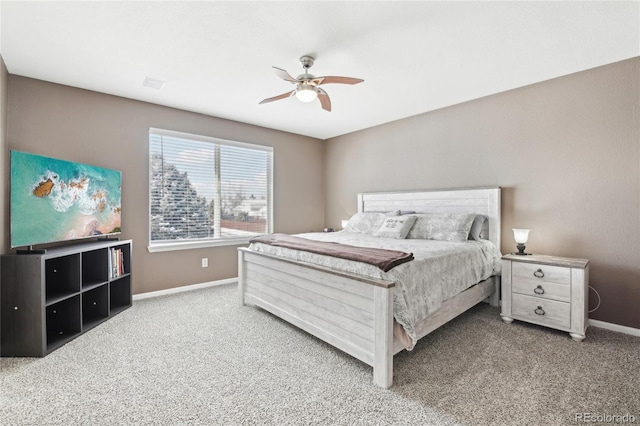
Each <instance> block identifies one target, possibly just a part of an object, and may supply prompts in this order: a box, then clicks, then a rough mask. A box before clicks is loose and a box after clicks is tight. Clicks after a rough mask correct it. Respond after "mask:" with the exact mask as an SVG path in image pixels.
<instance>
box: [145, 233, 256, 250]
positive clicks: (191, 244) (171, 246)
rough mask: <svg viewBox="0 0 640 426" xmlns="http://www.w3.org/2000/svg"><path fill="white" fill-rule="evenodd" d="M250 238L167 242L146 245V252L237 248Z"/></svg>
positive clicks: (246, 242)
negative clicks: (224, 247)
mask: <svg viewBox="0 0 640 426" xmlns="http://www.w3.org/2000/svg"><path fill="white" fill-rule="evenodd" d="M253 237H255V235H254V236H251V237H239V238H225V239H220V240H208V241H180V242H177V241H176V242H173V241H172V242H167V243H155V244H153V245H148V246H147V250H149V253H158V252H163V251H176V250H192V249H200V248H209V247H223V246H238V245H243V244H249V240H250V239H252V238H253Z"/></svg>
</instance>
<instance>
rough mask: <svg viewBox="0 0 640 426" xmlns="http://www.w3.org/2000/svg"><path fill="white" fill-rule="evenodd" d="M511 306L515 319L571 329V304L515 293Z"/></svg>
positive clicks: (512, 296)
mask: <svg viewBox="0 0 640 426" xmlns="http://www.w3.org/2000/svg"><path fill="white" fill-rule="evenodd" d="M511 304H512V306H511V313H512V315H513V317H514V318H517V319H522V320H525V321H530V322H534V323H537V324H541V325H547V326H551V327H555V328H558V327H560V328H565V329H569V328H570V326H571V305H570V304H569V303H565V302H557V301H555V300H547V299H542V298H540V297H533V296H525V295H523V294H516V293H513V294H512V295H511Z"/></svg>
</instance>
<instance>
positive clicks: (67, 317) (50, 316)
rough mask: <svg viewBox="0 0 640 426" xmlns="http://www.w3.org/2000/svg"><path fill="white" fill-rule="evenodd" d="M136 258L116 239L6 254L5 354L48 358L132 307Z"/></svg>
mask: <svg viewBox="0 0 640 426" xmlns="http://www.w3.org/2000/svg"><path fill="white" fill-rule="evenodd" d="M131 254H132V247H131V240H125V241H113V240H110V241H96V242H91V243H81V244H74V245H68V246H64V247H55V248H50V249H47V251H46V253H34V252H31V253H28V254H9V255H3V256H2V258H1V262H2V266H1V270H2V271H1V277H2V283H1V285H0V291H1V295H0V303H1V306H0V308H1V311H0V315H1V316H2V317H1V319H0V326H1V330H0V338H1V339H2V345H1V346H0V351H1V352H0V355H1V356H11V357H16V356H26V357H41V356H45V355H47V354H48V353H50V352H52V351H54V350H56V349H57V348H59V347H60V346H62V345H64V344H65V343H67V342H69V341H71V340H73V339H75V338H76V337H78V336H80V335H81V334H82V333H85V332H86V331H88V330H90V329H92V328H93V327H95V326H97V325H98V324H100V323H102V322H104V321H106V320H108V319H109V318H111V317H113V316H114V315H116V314H118V313H120V312H122V311H123V310H125V309H127V308H129V307H130V306H131ZM117 259H122V262H120V261H118V260H117ZM120 263H122V265H123V267H122V268H120V269H119V270H117V269H118V268H116V267H115V266H116V265H118V264H120Z"/></svg>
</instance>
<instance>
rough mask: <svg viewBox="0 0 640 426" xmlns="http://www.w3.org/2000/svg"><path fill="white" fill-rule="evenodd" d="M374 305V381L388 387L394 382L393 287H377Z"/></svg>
mask: <svg viewBox="0 0 640 426" xmlns="http://www.w3.org/2000/svg"><path fill="white" fill-rule="evenodd" d="M374 305H375V318H376V319H375V337H374V354H373V382H374V383H375V384H376V385H378V386H380V387H382V388H385V389H388V388H390V387H391V384H392V383H393V287H390V288H383V287H376V288H375V289H374Z"/></svg>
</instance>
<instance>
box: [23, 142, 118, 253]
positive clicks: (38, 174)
mask: <svg viewBox="0 0 640 426" xmlns="http://www.w3.org/2000/svg"><path fill="white" fill-rule="evenodd" d="M121 183H122V173H121V172H120V171H118V170H112V169H105V168H102V167H96V166H91V165H88V164H81V163H75V162H71V161H65V160H59V159H56V158H49V157H43V156H40V155H35V154H29V153H25V152H20V151H11V247H25V246H29V247H30V246H33V245H36V244H45V243H53V242H58V241H65V240H76V239H81V238H91V237H100V236H106V235H113V234H118V233H120V227H121V219H120V218H121V192H120V191H121V188H120V185H121Z"/></svg>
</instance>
